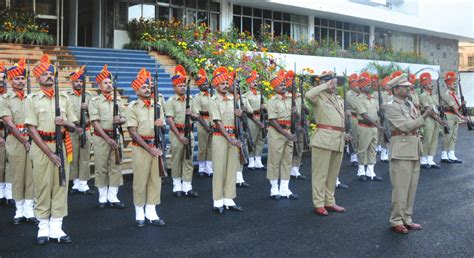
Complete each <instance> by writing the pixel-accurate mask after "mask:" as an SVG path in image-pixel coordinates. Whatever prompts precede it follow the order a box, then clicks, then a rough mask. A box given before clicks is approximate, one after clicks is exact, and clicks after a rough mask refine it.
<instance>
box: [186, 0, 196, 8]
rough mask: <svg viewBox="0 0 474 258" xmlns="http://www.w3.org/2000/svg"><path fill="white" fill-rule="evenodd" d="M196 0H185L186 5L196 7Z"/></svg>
mask: <svg viewBox="0 0 474 258" xmlns="http://www.w3.org/2000/svg"><path fill="white" fill-rule="evenodd" d="M196 6H197V5H196V0H186V7H189V8H196Z"/></svg>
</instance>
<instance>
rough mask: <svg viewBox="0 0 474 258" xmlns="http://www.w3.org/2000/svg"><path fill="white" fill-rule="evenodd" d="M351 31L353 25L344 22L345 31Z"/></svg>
mask: <svg viewBox="0 0 474 258" xmlns="http://www.w3.org/2000/svg"><path fill="white" fill-rule="evenodd" d="M350 29H351V24H350V23H348V22H344V30H350Z"/></svg>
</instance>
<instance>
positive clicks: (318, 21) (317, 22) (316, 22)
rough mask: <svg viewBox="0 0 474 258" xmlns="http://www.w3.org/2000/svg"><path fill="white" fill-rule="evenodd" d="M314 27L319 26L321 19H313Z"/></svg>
mask: <svg viewBox="0 0 474 258" xmlns="http://www.w3.org/2000/svg"><path fill="white" fill-rule="evenodd" d="M314 25H316V26H318V25H321V19H319V18H314Z"/></svg>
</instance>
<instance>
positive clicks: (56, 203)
mask: <svg viewBox="0 0 474 258" xmlns="http://www.w3.org/2000/svg"><path fill="white" fill-rule="evenodd" d="M47 145H48V147H49V148H50V149H51V150H52V151H55V150H56V144H55V143H47ZM65 149H66V148H65V147H64V146H63V150H65ZM30 157H31V160H32V162H33V185H34V194H35V217H36V218H38V219H49V218H50V217H52V218H63V217H65V216H67V191H68V187H67V185H66V186H60V185H59V183H60V177H59V168H58V167H56V166H55V165H54V164H53V162H52V161H51V160H50V159H49V158H48V156H46V155H45V154H44V153H43V151H41V149H40V148H39V147H38V146H37V145H36V144H34V143H33V144H32V146H31V148H30ZM64 157H66V152H65V151H64ZM64 164H65V170H66V182H67V180H68V177H69V164H68V163H67V161H65V162H64Z"/></svg>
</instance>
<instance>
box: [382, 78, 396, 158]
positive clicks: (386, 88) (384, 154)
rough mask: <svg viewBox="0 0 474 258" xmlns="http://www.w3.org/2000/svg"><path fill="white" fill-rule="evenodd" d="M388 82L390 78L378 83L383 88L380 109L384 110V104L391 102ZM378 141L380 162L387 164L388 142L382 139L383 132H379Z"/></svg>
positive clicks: (391, 96) (391, 97)
mask: <svg viewBox="0 0 474 258" xmlns="http://www.w3.org/2000/svg"><path fill="white" fill-rule="evenodd" d="M389 81H390V76H387V77H385V78H384V79H383V80H382V82H380V86H381V87H383V90H382V91H381V93H382V102H383V105H382V106H381V108H382V109H384V108H385V104H387V103H388V102H391V101H393V95H392V90H391V87H390V85H388V82H389ZM379 141H380V147H381V149H380V161H382V162H388V146H387V144H388V142H386V140H385V139H384V132H382V131H379Z"/></svg>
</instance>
